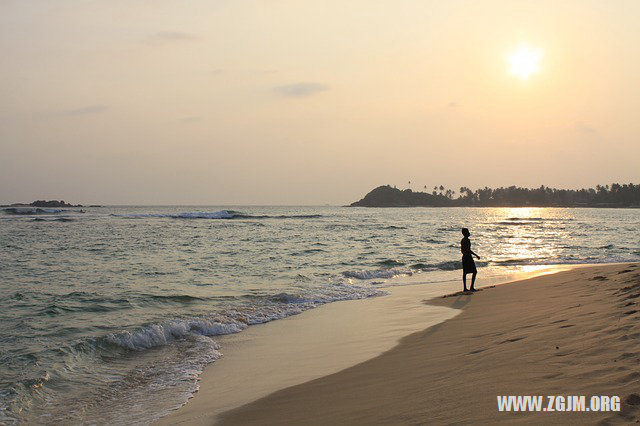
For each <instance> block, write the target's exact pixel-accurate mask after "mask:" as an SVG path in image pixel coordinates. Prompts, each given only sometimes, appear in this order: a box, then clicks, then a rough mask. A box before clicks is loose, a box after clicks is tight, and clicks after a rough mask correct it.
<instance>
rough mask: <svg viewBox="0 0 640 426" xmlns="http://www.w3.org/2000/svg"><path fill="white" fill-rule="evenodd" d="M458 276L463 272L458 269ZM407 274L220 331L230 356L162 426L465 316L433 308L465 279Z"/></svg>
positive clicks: (501, 278) (514, 275) (316, 374)
mask: <svg viewBox="0 0 640 426" xmlns="http://www.w3.org/2000/svg"><path fill="white" fill-rule="evenodd" d="M577 267H580V265H556V266H544V267H534V268H530V269H528V270H524V271H520V272H513V271H510V272H508V273H505V274H502V275H494V276H488V277H487V278H485V279H483V280H482V281H481V286H480V288H486V287H488V286H493V285H496V284H502V283H506V282H511V281H513V280H514V279H523V278H527V277H531V276H538V275H545V274H549V273H554V272H558V271H562V270H568V269H573V268H577ZM456 276H457V274H456ZM427 277H430V276H429V275H422V274H417V275H414V276H408V277H401V278H397V279H394V280H391V282H388V283H386V285H385V286H383V287H382V289H383V290H385V291H387V292H388V293H390V294H388V295H385V296H381V297H374V298H368V299H358V300H350V301H340V302H333V303H330V304H327V305H323V306H320V307H317V308H315V309H312V310H309V311H305V312H303V313H301V314H299V315H295V316H292V317H288V318H285V319H281V320H278V321H274V322H270V323H266V324H260V325H258V326H253V327H250V328H249V329H247V330H245V331H243V332H242V333H239V334H234V335H228V336H221V338H219V339H217V342H218V343H219V344H220V345H221V347H222V352H223V354H224V355H223V357H222V358H221V359H219V360H217V361H216V362H215V363H212V364H211V365H209V366H207V368H206V369H205V370H204V372H203V373H202V374H201V376H200V379H199V391H198V392H196V393H195V394H194V396H193V397H192V398H190V399H189V400H188V401H187V402H186V403H185V404H184V405H183V406H182V407H180V408H179V409H177V410H175V411H173V412H171V413H169V414H168V415H167V416H164V417H162V418H160V419H158V420H157V421H156V423H158V424H212V423H214V422H215V421H216V418H217V416H218V415H220V414H222V413H224V412H227V411H229V410H232V409H235V408H238V407H241V406H242V405H244V404H247V403H250V402H251V401H255V400H258V399H260V398H263V397H266V396H268V395H270V394H272V393H273V392H276V391H279V390H281V389H285V388H288V387H291V386H295V385H300V384H302V383H305V382H309V381H311V380H315V379H319V378H321V377H325V376H328V375H331V374H334V373H337V372H339V371H342V370H344V369H347V368H350V367H353V366H355V365H358V364H360V363H363V362H365V361H367V360H370V359H373V358H375V357H377V356H380V355H381V354H384V353H385V352H387V351H389V350H392V349H393V348H394V347H396V346H397V345H398V343H399V342H400V341H401V339H403V338H405V337H406V336H408V335H411V334H413V333H416V332H420V331H422V330H424V329H426V328H429V327H431V326H433V325H436V324H441V323H442V322H443V321H446V320H448V319H450V318H452V317H453V316H455V315H458V314H459V313H460V312H461V311H460V310H459V309H456V308H455V307H446V306H434V305H431V304H427V303H425V300H428V299H433V298H439V297H441V296H442V295H444V294H447V293H451V292H452V291H454V289H457V288H458V287H459V284H460V283H458V282H455V284H452V282H451V281H449V280H444V281H442V282H432V281H425V279H426V278H427Z"/></svg>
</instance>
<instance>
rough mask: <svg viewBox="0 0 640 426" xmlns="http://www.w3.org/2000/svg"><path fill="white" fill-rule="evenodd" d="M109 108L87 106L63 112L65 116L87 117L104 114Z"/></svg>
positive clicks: (104, 106) (105, 106)
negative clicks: (88, 115)
mask: <svg viewBox="0 0 640 426" xmlns="http://www.w3.org/2000/svg"><path fill="white" fill-rule="evenodd" d="M108 109H109V107H108V106H107V105H87V106H85V107H82V108H76V109H71V110H68V111H66V112H65V115H87V114H98V113H101V112H105V111H106V110H108Z"/></svg>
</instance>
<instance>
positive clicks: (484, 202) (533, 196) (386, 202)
mask: <svg viewBox="0 0 640 426" xmlns="http://www.w3.org/2000/svg"><path fill="white" fill-rule="evenodd" d="M425 189H426V187H425ZM455 193H456V192H455V191H452V190H450V189H446V188H445V187H443V186H440V187H434V190H433V192H432V193H427V192H414V191H412V190H411V189H404V190H401V189H398V188H395V187H391V185H382V186H379V187H377V188H375V189H373V190H372V191H370V192H369V193H368V194H367V195H365V196H364V198H362V199H360V200H359V201H356V202H354V203H351V204H350V205H348V206H345V207H493V208H495V207H497V208H500V207H505V208H518V207H529V208H547V207H550V208H553V207H558V208H640V185H634V184H624V185H619V184H615V183H614V184H612V185H611V187H609V185H606V186H601V185H597V187H596V188H595V189H594V188H589V189H579V190H572V189H556V188H548V187H545V186H541V187H540V188H535V189H530V188H519V187H516V186H510V187H508V188H502V187H501V188H496V189H491V188H486V187H485V188H483V189H477V190H476V191H471V190H470V189H469V188H466V187H462V188H460V193H459V196H458V197H457V198H454V195H455Z"/></svg>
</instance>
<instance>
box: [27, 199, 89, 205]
mask: <svg viewBox="0 0 640 426" xmlns="http://www.w3.org/2000/svg"><path fill="white" fill-rule="evenodd" d="M30 206H31V207H84V206H83V205H82V204H75V205H74V204H69V203H65V202H64V200H60V201H57V200H51V201H46V200H36V201H34V202H33V203H31V204H30Z"/></svg>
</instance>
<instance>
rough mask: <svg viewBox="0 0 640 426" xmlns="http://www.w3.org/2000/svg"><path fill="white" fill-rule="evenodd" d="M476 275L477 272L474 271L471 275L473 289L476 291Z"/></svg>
mask: <svg viewBox="0 0 640 426" xmlns="http://www.w3.org/2000/svg"><path fill="white" fill-rule="evenodd" d="M476 275H478V273H477V272H474V273H473V275H471V289H470V290H471V291H475V290H476V289H475V287H474V284H475V283H476Z"/></svg>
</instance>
